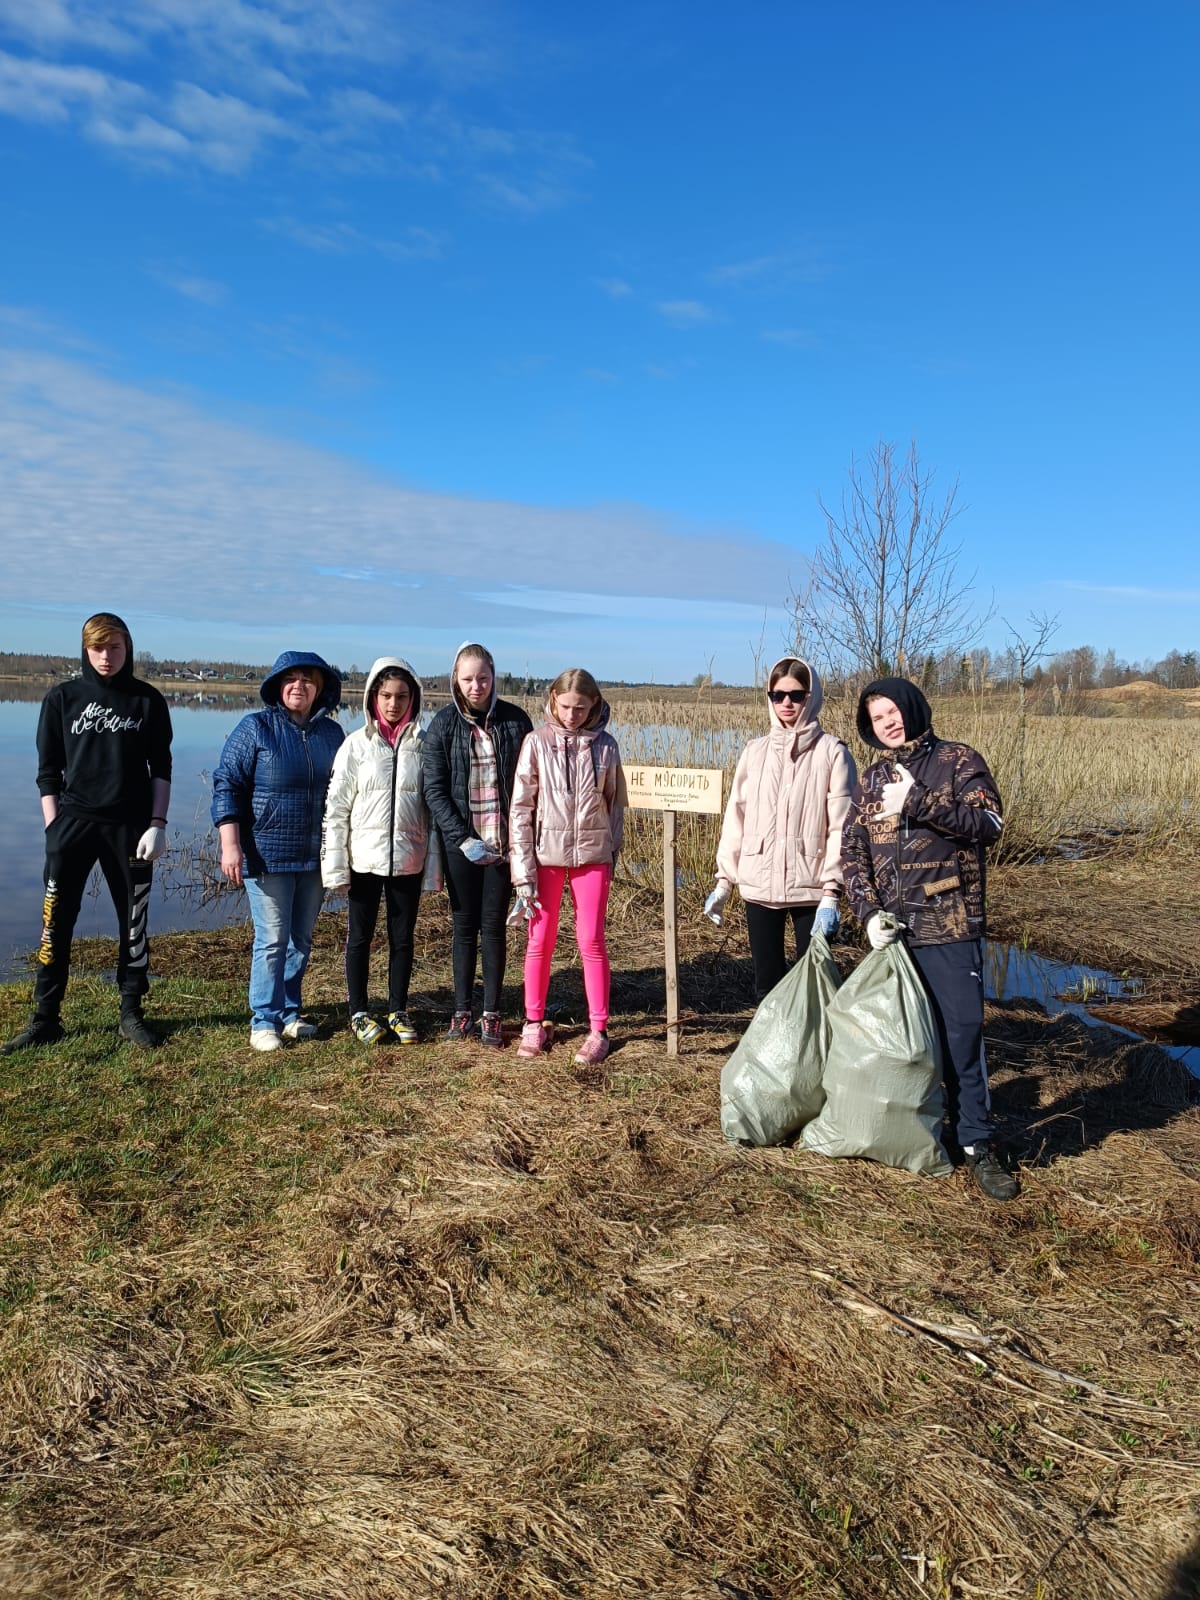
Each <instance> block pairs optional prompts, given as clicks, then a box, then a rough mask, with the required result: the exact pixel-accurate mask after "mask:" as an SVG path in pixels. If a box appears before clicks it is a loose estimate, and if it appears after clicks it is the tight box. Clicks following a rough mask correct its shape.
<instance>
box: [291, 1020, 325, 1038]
mask: <svg viewBox="0 0 1200 1600" xmlns="http://www.w3.org/2000/svg"><path fill="white" fill-rule="evenodd" d="M283 1037H284V1038H285V1039H315V1038H316V1037H317V1025H316V1023H315V1022H310V1021H309V1020H308V1018H307V1017H293V1018H292V1020H291V1021H290V1022H285V1023H284V1025H283Z"/></svg>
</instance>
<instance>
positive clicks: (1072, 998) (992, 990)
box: [984, 942, 1200, 1077]
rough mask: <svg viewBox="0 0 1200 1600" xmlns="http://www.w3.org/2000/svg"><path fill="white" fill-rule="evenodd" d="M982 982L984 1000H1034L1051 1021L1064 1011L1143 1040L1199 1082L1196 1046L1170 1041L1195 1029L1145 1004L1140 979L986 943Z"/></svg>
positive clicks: (1174, 1015) (1199, 1054)
mask: <svg viewBox="0 0 1200 1600" xmlns="http://www.w3.org/2000/svg"><path fill="white" fill-rule="evenodd" d="M984 983H985V985H986V990H987V994H988V997H989V999H992V1000H1014V999H1018V998H1020V999H1026V1000H1036V1001H1037V1002H1038V1004H1039V1005H1042V1006H1045V1008H1046V1010H1047V1011H1048V1012H1049V1013H1050V1015H1052V1016H1054V1015H1057V1014H1060V1013H1062V1012H1069V1013H1070V1014H1071V1015H1072V1016H1076V1017H1079V1018H1081V1019H1082V1020H1083V1021H1084V1022H1088V1023H1092V1024H1094V1025H1095V1026H1097V1027H1105V1028H1113V1029H1115V1030H1116V1031H1117V1032H1118V1033H1125V1034H1128V1035H1129V1036H1130V1037H1131V1038H1135V1039H1149V1040H1151V1041H1152V1042H1153V1043H1154V1044H1157V1045H1158V1047H1159V1048H1160V1049H1161V1050H1165V1051H1166V1053H1167V1054H1168V1055H1170V1056H1174V1057H1175V1059H1176V1060H1177V1061H1182V1062H1183V1064H1184V1065H1185V1066H1186V1067H1187V1068H1188V1070H1189V1071H1190V1072H1193V1073H1195V1074H1196V1076H1197V1077H1200V1042H1197V1043H1190V1042H1184V1043H1180V1042H1179V1040H1178V1037H1176V1035H1179V1034H1183V1035H1184V1036H1185V1038H1186V1035H1187V1034H1188V1033H1191V1034H1192V1035H1195V1034H1196V1033H1197V1027H1196V1025H1195V1024H1194V1023H1193V1025H1192V1026H1191V1027H1190V1028H1189V1027H1180V1026H1179V1023H1180V1013H1179V1012H1178V1010H1177V1009H1176V1010H1172V1008H1168V1007H1163V1006H1153V1005H1147V1004H1145V997H1146V985H1145V983H1144V982H1143V980H1142V979H1140V978H1136V977H1119V976H1117V974H1116V973H1112V972H1105V971H1103V970H1102V969H1101V968H1099V967H1085V966H1079V965H1073V964H1072V963H1070V962H1066V961H1055V960H1053V959H1052V958H1051V957H1050V956H1043V955H1039V954H1038V953H1037V951H1036V950H1023V949H1022V948H1021V947H1020V946H1019V945H1015V944H1000V943H994V942H989V943H988V944H987V946H986V971H985V973H984Z"/></svg>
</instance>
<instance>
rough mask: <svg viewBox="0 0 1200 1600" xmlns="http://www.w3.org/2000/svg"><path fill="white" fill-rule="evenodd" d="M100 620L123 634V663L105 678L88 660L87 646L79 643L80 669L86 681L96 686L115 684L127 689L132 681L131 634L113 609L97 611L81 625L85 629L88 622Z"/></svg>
mask: <svg viewBox="0 0 1200 1600" xmlns="http://www.w3.org/2000/svg"><path fill="white" fill-rule="evenodd" d="M100 621H104V622H106V623H108V625H109V628H110V630H111V632H113V633H123V634H124V635H125V665H124V666H123V667H122V668H121V670H120V672H113V673H110V674H109V676H108V677H107V678H105V677H102V676H101V675H100V673H98V672H97V671H96V669H95V667H94V666H93V665H92V663H91V662H90V661H89V660H88V653H87V647H86V646H85V645H83V644H81V645H80V646H79V666H80V670H81V672H82V674H83V676H84V678H85V679H86V680H87V681H88V683H94V684H96V685H97V686H103V685H105V684H107V685H109V686H110V687H111V686H112V685H113V684H115V685H116V686H117V687H118V688H119V689H128V688H129V686H130V684H131V683H132V682H133V635H132V634H131V633H130V632H129V629H128V628H127V627H126V626H125V624H124V622H123V621H122V620H121V618H120V617H119V616H117V614H116V612H115V611H97V612H96V613H95V615H94V616H91V617H89V618H88V619H87V622H85V623H84V625H83V626H84V628H85V629H86V628H87V626H88V623H89V622H100Z"/></svg>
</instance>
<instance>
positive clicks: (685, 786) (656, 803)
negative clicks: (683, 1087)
mask: <svg viewBox="0 0 1200 1600" xmlns="http://www.w3.org/2000/svg"><path fill="white" fill-rule="evenodd" d="M723 779H724V773H723V772H722V771H721V768H720V767H626V768H625V786H626V789H627V790H628V793H629V804H630V805H631V806H636V807H637V808H638V809H639V810H641V811H661V812H662V819H663V936H664V944H665V947H666V960H665V962H664V968H665V971H666V980H667V982H666V988H667V1054H668V1055H669V1056H677V1055H678V1054H679V940H678V936H677V927H678V918H679V891H678V889H677V888H676V882H675V880H676V877H677V875H678V856H677V852H676V843H675V840H676V833H675V829H676V826H677V821H676V819H677V818H678V815H679V813H680V812H681V811H694V812H699V813H700V814H701V815H702V816H714V817H715V816H720V814H721V789H722V782H723Z"/></svg>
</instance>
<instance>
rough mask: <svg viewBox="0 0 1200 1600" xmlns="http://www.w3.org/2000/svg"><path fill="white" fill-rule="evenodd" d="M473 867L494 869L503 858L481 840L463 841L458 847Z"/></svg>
mask: <svg viewBox="0 0 1200 1600" xmlns="http://www.w3.org/2000/svg"><path fill="white" fill-rule="evenodd" d="M458 848H459V849H460V850H461V851H462V853H463V855H465V856H466V858H467V860H468V861H469V862H470V863H471V865H472V866H473V867H494V866H495V865H496V863H497V861H503V860H504V857H503V856H502V855H501V854H500V852H499V851H498V850H493V849H492V847H491V845H490V844H484V842H483V840H482V839H464V840H463V842H462V843H461V844H460V845H459V847H458Z"/></svg>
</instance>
